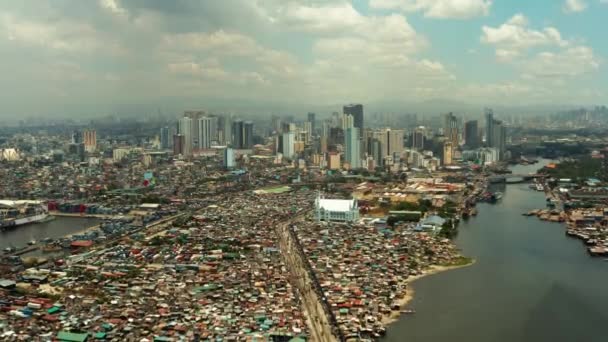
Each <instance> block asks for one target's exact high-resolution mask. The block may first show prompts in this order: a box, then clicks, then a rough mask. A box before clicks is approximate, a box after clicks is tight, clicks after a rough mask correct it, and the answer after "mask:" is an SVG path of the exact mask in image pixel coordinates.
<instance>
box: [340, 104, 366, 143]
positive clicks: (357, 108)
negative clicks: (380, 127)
mask: <svg viewBox="0 0 608 342" xmlns="http://www.w3.org/2000/svg"><path fill="white" fill-rule="evenodd" d="M343 112H344V115H352V116H353V126H354V127H356V128H358V132H359V134H360V135H359V137H362V135H363V129H364V127H363V122H364V120H363V105H361V104H350V105H346V106H344V108H343Z"/></svg>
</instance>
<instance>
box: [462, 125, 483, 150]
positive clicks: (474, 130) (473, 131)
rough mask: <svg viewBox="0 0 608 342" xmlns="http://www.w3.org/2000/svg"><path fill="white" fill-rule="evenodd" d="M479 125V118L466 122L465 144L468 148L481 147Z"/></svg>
mask: <svg viewBox="0 0 608 342" xmlns="http://www.w3.org/2000/svg"><path fill="white" fill-rule="evenodd" d="M479 140H480V139H479V126H478V124H477V120H471V121H467V122H466V123H465V124H464V144H465V145H466V146H467V148H470V149H475V148H478V147H479V145H480V144H479Z"/></svg>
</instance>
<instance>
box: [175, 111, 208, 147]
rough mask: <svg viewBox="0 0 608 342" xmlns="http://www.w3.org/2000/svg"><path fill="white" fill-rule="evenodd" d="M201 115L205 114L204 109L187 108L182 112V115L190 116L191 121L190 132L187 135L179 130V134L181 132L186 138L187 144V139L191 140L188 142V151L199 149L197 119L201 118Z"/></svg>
mask: <svg viewBox="0 0 608 342" xmlns="http://www.w3.org/2000/svg"><path fill="white" fill-rule="evenodd" d="M203 116H205V111H202V110H187V111H185V112H184V117H187V118H190V119H191V120H192V121H191V122H190V130H191V132H190V134H189V135H188V136H186V135H185V134H184V133H182V132H180V134H183V135H184V136H185V139H186V144H188V141H187V140H188V139H190V140H191V142H190V152H192V149H193V148H195V149H200V148H201V145H200V142H199V140H198V138H199V130H200V128H199V121H198V120H199V119H200V118H202V117H203Z"/></svg>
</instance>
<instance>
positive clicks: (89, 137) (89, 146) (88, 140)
mask: <svg viewBox="0 0 608 342" xmlns="http://www.w3.org/2000/svg"><path fill="white" fill-rule="evenodd" d="M83 136H84V148H85V150H86V151H87V152H89V153H90V152H95V150H96V149H97V132H96V131H95V130H94V129H87V130H85V131H84V134H83Z"/></svg>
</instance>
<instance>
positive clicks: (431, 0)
mask: <svg viewBox="0 0 608 342" xmlns="http://www.w3.org/2000/svg"><path fill="white" fill-rule="evenodd" d="M369 5H370V7H372V8H376V9H387V10H400V11H404V12H417V11H422V12H423V13H424V15H425V16H426V17H429V18H441V19H470V18H474V17H480V16H486V15H488V13H489V12H490V7H491V6H492V1H491V0H370V2H369Z"/></svg>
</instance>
